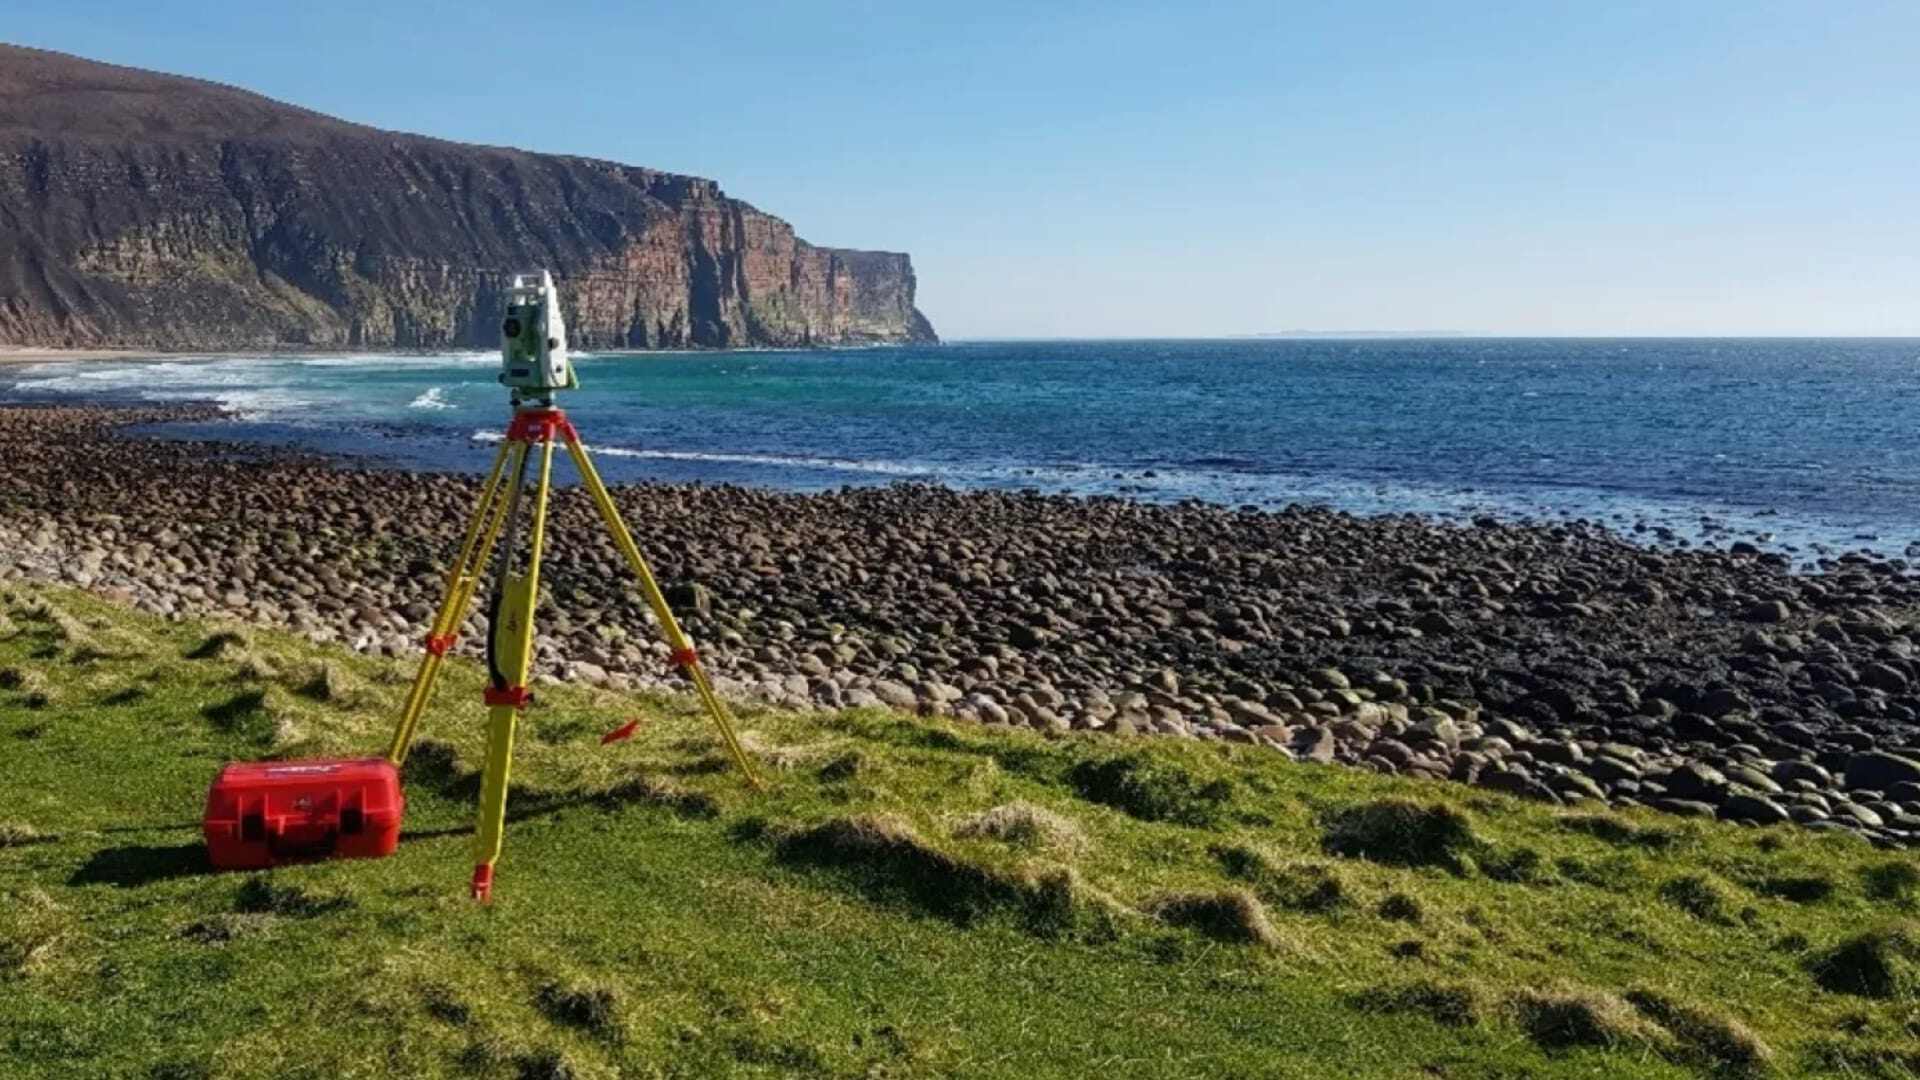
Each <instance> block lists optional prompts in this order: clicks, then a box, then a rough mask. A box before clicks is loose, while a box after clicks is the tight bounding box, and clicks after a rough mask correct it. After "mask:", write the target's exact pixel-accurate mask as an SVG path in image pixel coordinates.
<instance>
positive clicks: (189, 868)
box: [67, 841, 215, 889]
mask: <svg viewBox="0 0 1920 1080" xmlns="http://www.w3.org/2000/svg"><path fill="white" fill-rule="evenodd" d="M214 872H215V871H214V869H213V866H212V864H210V863H208V862H207V847H206V845H205V844H202V843H199V842H197V841H196V842H194V843H191V844H169V845H165V846H161V845H157V844H127V845H123V846H121V847H111V848H102V849H101V850H99V851H96V852H94V853H93V854H92V855H91V856H89V857H88V859H87V861H86V863H85V864H84V865H82V866H81V867H80V869H78V870H75V871H74V872H73V876H71V877H69V878H67V884H69V885H113V886H116V887H118V888H122V889H126V888H137V887H139V886H141V885H151V884H153V883H154V882H156V881H167V880H170V879H172V878H181V877H197V876H199V875H202V874H212V873H214Z"/></svg>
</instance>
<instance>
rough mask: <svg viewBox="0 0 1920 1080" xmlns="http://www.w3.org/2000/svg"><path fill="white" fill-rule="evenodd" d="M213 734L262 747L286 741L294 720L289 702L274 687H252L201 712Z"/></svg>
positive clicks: (283, 692) (216, 702) (293, 713)
mask: <svg viewBox="0 0 1920 1080" xmlns="http://www.w3.org/2000/svg"><path fill="white" fill-rule="evenodd" d="M200 715H202V716H204V717H206V718H207V722H208V723H209V724H211V725H212V726H213V729H214V730H215V731H218V732H220V733H221V734H224V735H236V736H239V737H240V738H243V739H247V740H249V741H251V742H254V743H257V744H259V745H261V746H267V745H271V744H273V743H275V742H276V741H285V740H286V739H287V738H288V736H289V734H290V733H291V732H292V730H293V728H292V726H291V725H292V722H293V721H294V720H295V719H296V716H295V711H294V709H293V707H292V702H290V701H289V700H288V699H287V696H286V692H285V691H283V690H281V689H280V688H279V687H277V686H251V687H248V688H246V689H244V690H241V691H239V692H237V693H234V694H230V695H228V696H227V697H224V698H222V699H220V700H218V701H215V702H213V703H212V704H210V705H207V706H206V707H204V708H202V709H201V710H200Z"/></svg>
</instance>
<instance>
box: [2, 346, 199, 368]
mask: <svg viewBox="0 0 1920 1080" xmlns="http://www.w3.org/2000/svg"><path fill="white" fill-rule="evenodd" d="M185 355H189V354H186V353H161V352H141V351H139V350H135V349H50V348H39V347H37V346H26V345H0V364H40V363H52V362H56V361H62V360H165V359H168V358H169V357H175V356H185ZM193 355H199V354H193Z"/></svg>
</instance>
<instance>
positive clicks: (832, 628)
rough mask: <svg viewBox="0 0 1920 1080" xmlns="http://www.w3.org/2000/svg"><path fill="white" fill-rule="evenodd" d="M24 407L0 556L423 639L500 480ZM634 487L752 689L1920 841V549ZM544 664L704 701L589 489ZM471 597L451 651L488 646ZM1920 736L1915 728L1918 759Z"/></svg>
mask: <svg viewBox="0 0 1920 1080" xmlns="http://www.w3.org/2000/svg"><path fill="white" fill-rule="evenodd" d="M217 415H218V412H217V411H216V410H214V409H211V408H206V407H192V406H188V407H155V408H123V409H114V408H106V407H100V406H60V405H49V406H43V407H29V408H12V407H0V444H4V445H5V446H6V448H7V451H8V453H9V457H10V459H11V460H13V461H14V462H15V467H14V469H13V470H12V471H11V472H10V474H8V475H7V476H5V477H4V478H0V493H4V495H5V496H6V497H5V498H0V508H4V509H0V579H4V578H8V577H25V578H31V579H35V580H50V581H58V582H64V583H66V584H70V585H79V586H81V587H85V588H89V589H93V590H96V591H101V592H106V593H110V594H113V595H116V596H118V597H120V598H121V599H122V600H124V601H126V602H128V603H130V604H132V605H133V606H135V607H139V608H141V609H143V610H148V611H153V612H156V613H159V614H162V615H175V616H178V615H185V614H189V613H191V614H195V615H213V616H218V617H230V618H237V619H243V620H247V621H253V622H260V623H265V624H268V625H275V626H281V627H286V628H290V629H293V630H295V631H297V632H301V633H304V634H306V635H307V636H309V637H311V638H313V639H314V640H318V641H335V642H343V643H345V644H348V645H351V646H353V647H355V648H358V649H360V650H362V651H366V652H379V653H385V654H390V655H401V656H411V655H415V654H416V653H417V651H418V649H419V641H420V637H421V635H423V634H424V632H425V621H426V620H427V619H428V618H429V617H430V616H431V614H432V610H433V606H434V605H435V603H436V602H437V601H438V599H439V597H438V588H439V584H440V576H441V574H442V573H443V569H442V568H443V564H444V562H445V560H446V559H447V558H448V557H449V553H450V552H451V550H452V548H453V546H454V545H455V543H456V542H457V539H458V533H459V531H460V528H461V526H462V525H463V524H464V517H465V515H466V513H467V512H468V511H469V509H470V506H471V500H472V499H473V497H474V495H475V492H476V491H477V487H478V479H477V478H476V477H472V476H466V475H447V474H426V473H409V472H405V471H401V470H397V469H389V468H382V469H373V468H367V467H364V466H360V465H355V464H353V463H351V462H347V463H341V462H338V461H333V460H329V459H323V458H320V457H318V456H316V455H313V454H310V453H305V452H289V451H283V450H274V449H270V448H266V447H260V446H254V445H247V444H240V443H226V442H184V441H171V440H139V439H129V438H127V437H125V436H124V435H123V434H121V433H119V432H118V431H117V430H116V429H118V428H120V427H123V426H125V425H127V424H129V423H143V422H151V421H154V420H160V419H207V418H212V417H214V416H217ZM615 492H616V498H617V499H618V500H619V501H620V503H621V505H622V507H623V510H624V511H625V512H626V513H627V514H628V515H629V520H630V521H631V522H632V523H633V524H634V526H635V527H636V530H637V532H638V534H639V539H640V541H641V544H642V546H643V548H644V549H645V550H646V552H647V554H648V556H649V558H651V559H653V560H654V561H655V566H656V570H657V571H658V573H659V576H660V578H661V580H662V582H663V584H665V585H666V586H667V587H668V588H669V590H670V596H671V598H672V600H673V602H674V603H675V606H676V608H677V610H679V611H680V613H681V614H683V616H684V617H685V622H686V623H687V626H688V629H689V632H690V633H691V634H692V635H693V636H694V637H695V639H696V640H698V641H700V642H701V643H702V646H703V653H704V655H706V656H707V657H708V658H709V666H710V667H711V669H712V671H713V673H714V674H715V676H716V679H717V681H719V682H721V683H722V684H723V688H724V690H725V691H726V692H727V693H728V695H729V696H730V697H734V698H736V699H744V700H750V701H751V700H763V701H766V702H769V703H772V704H776V705H781V706H786V707H824V708H840V707H849V706H873V705H884V706H888V707H892V708H897V709H903V710H908V711H916V712H922V713H929V714H940V715H953V716H958V717H961V718H965V719H971V720H975V721H979V722H982V723H988V724H1006V725H1016V726H1020V727H1029V728H1035V729H1039V730H1042V731H1052V732H1067V731H1078V730H1084V731H1098V732H1105V733H1108V734H1110V735H1114V736H1123V737H1124V736H1127V735H1132V734H1147V733H1155V734H1163V735H1178V736H1185V737H1190V738H1201V739H1222V740H1228V741H1235V742H1245V743H1252V744H1257V745H1262V746H1265V747H1268V748H1270V749H1271V750H1272V751H1273V752H1275V753H1279V754H1284V755H1286V756H1289V757H1292V758H1296V759H1299V760H1305V761H1314V762H1323V763H1340V764H1345V765H1352V766H1359V767H1365V768H1371V769H1375V770H1377V771H1381V772H1388V773H1395V774H1399V775H1411V776H1423V777H1430V778H1434V779H1451V780H1455V781H1460V782H1465V783H1470V784H1473V785H1475V786H1479V787H1483V788H1488V789H1491V790H1496V791H1505V792H1509V793H1513V794H1519V795H1523V796H1528V797H1532V798H1536V799H1541V800H1544V801H1551V802H1557V803H1571V802H1576V801H1579V800H1583V799H1599V800H1603V801H1606V802H1609V803H1612V804H1615V805H1647V806H1653V807H1656V808H1658V809H1663V810H1668V811H1670V812H1674V813H1682V814H1692V815H1697V816H1718V817H1722V818H1727V819H1731V820H1746V821H1752V822H1758V823H1772V822H1785V821H1797V822H1800V823H1802V824H1805V825H1808V826H1810V827H1815V828H1841V829H1849V830H1852V831H1856V832H1860V833H1862V834H1863V835H1866V836H1868V837H1869V838H1872V839H1875V840H1877V841H1878V842H1883V843H1898V844H1906V843H1908V842H1910V841H1912V840H1920V765H1910V763H1906V762H1904V761H1903V758H1902V757H1899V756H1887V757H1884V758H1882V757H1876V756H1874V754H1875V752H1876V751H1877V750H1881V749H1886V750H1901V751H1907V752H1909V753H1912V754H1917V755H1920V574H1916V573H1915V572H1914V570H1913V568H1911V567H1910V566H1908V564H1907V563H1906V561H1905V560H1901V559H1890V558H1880V557H1875V556H1868V555H1861V554H1851V555H1845V556H1840V557H1837V558H1835V559H1832V560H1828V561H1827V563H1826V565H1825V567H1824V568H1822V569H1818V570H1816V571H1814V572H1811V573H1806V574H1794V573H1791V572H1790V571H1789V568H1788V566H1787V562H1786V560H1785V559H1784V558H1781V557H1779V556H1773V555H1766V554H1758V553H1753V554H1747V553H1734V552H1730V551H1720V550H1710V549H1658V548H1648V547H1644V546H1640V545H1638V544H1635V543H1633V542H1631V541H1629V540H1628V539H1626V538H1624V537H1622V536H1620V535H1618V534H1616V533H1614V532H1612V531H1610V530H1608V529H1605V528H1603V527H1600V526H1597V525H1594V524H1592V523H1584V522H1583V523H1552V524H1512V523H1501V522H1495V521H1492V520H1486V521H1480V522H1474V523H1471V524H1449V523H1444V522H1438V521H1433V520H1427V519H1423V518H1419V517H1415V516H1413V515H1389V516H1383V517H1378V518H1361V517H1356V516H1353V515H1350V514H1345V513H1341V512H1338V511H1333V510H1327V509H1320V508H1311V507H1298V506H1296V507H1291V508H1288V509H1285V510H1278V511H1253V510H1245V509H1236V508H1231V507H1226V506H1215V505H1210V504H1172V505H1169V504H1151V503H1139V502H1129V501H1127V500H1123V499H1085V498H1078V497H1073V496H1047V495H1038V494H1032V493H1020V492H1004V491H978V492H963V491H957V490H953V489H948V488H940V487H929V486H914V485H898V486H892V487H874V488H854V489H843V490H840V491H833V492H824V493H819V494H793V493H782V492H774V491H768V490H762V489H751V488H742V487H727V486H707V485H699V484H661V483H648V484H623V485H618V486H616V488H615ZM552 520H553V528H554V529H555V536H556V541H557V543H556V546H555V547H554V548H553V549H552V556H551V558H550V560H549V563H548V566H547V573H546V574H545V575H544V577H545V579H546V584H547V586H548V602H547V603H546V604H545V605H543V608H542V611H541V615H540V618H541V622H542V626H541V632H542V636H541V639H540V649H539V655H538V664H537V670H538V671H540V672H542V673H543V674H544V675H545V676H546V677H549V678H560V679H566V680H569V681H579V682H586V683H593V684H607V685H614V686H620V687H632V688H640V689H659V690H677V689H679V686H678V684H677V683H676V682H675V681H674V680H673V679H672V678H671V677H670V676H669V675H668V674H667V671H668V668H667V664H666V658H665V655H664V648H665V647H664V646H663V645H660V644H658V643H657V641H656V640H655V635H654V634H653V632H652V631H651V630H650V629H649V628H648V627H649V623H648V616H647V615H646V614H645V612H644V608H643V606H642V605H641V604H640V603H639V601H638V600H637V598H636V597H635V596H634V594H633V592H632V590H631V589H630V588H629V586H628V579H627V577H626V573H625V570H624V567H623V564H622V562H621V560H620V558H619V556H618V554H617V553H616V552H614V550H613V549H612V547H611V545H610V544H608V543H607V541H606V539H605V533H604V530H603V529H602V528H601V527H600V526H599V525H598V524H597V522H596V519H595V518H594V516H593V512H592V509H591V507H590V506H588V505H587V500H586V499H585V498H584V496H583V495H582V494H581V493H580V492H579V491H578V489H575V488H568V489H561V490H558V491H556V493H555V496H554V505H553V511H552ZM481 632H482V630H481V626H480V624H479V620H478V619H477V618H474V617H470V618H469V620H468V623H467V626H466V627H465V630H464V632H463V635H462V636H463V643H462V646H461V648H462V649H463V650H465V651H467V652H469V654H470V653H471V652H472V650H473V649H474V648H475V647H476V645H477V644H478V642H479V641H480V635H481ZM1909 748H1911V749H1909Z"/></svg>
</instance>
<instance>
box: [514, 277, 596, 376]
mask: <svg viewBox="0 0 1920 1080" xmlns="http://www.w3.org/2000/svg"><path fill="white" fill-rule="evenodd" d="M500 383H501V385H502V386H506V387H510V388H511V389H512V390H513V403H514V404H515V405H519V404H520V403H521V402H522V401H523V400H526V399H532V401H534V402H536V403H539V404H551V402H552V398H553V392H554V391H555V390H571V389H574V388H575V387H578V386H579V385H580V380H579V379H578V378H577V377H575V375H574V373H573V363H572V361H570V360H568V358H567V323H566V320H565V319H563V318H562V317H561V315H560V292H559V290H558V289H556V288H554V285H553V275H551V274H549V273H547V272H546V271H545V270H542V271H540V275H539V276H538V277H535V276H534V275H533V274H530V273H528V274H515V275H513V282H512V284H510V285H509V286H508V287H507V303H506V312H505V316H504V317H503V318H502V319H501V320H500Z"/></svg>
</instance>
